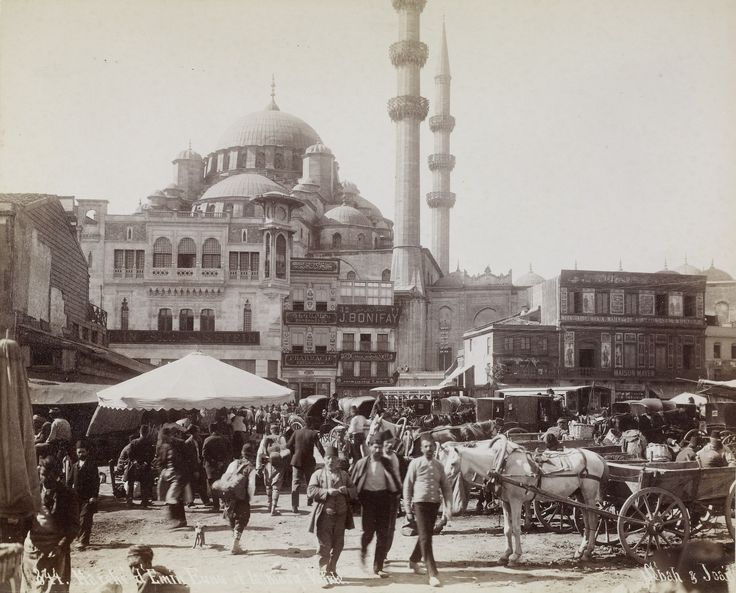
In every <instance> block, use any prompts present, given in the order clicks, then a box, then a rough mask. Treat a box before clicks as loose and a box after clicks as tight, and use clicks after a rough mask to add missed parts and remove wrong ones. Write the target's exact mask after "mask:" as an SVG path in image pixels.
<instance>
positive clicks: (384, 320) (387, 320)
mask: <svg viewBox="0 0 736 593" xmlns="http://www.w3.org/2000/svg"><path fill="white" fill-rule="evenodd" d="M400 314H401V308H400V307H397V306H394V305H338V306H337V325H352V326H362V327H396V326H397V325H398V324H399V315H400Z"/></svg>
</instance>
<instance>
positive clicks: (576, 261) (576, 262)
mask: <svg viewBox="0 0 736 593" xmlns="http://www.w3.org/2000/svg"><path fill="white" fill-rule="evenodd" d="M575 269H576V270H577V269H578V260H575Z"/></svg>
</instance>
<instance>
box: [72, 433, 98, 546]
mask: <svg viewBox="0 0 736 593" xmlns="http://www.w3.org/2000/svg"><path fill="white" fill-rule="evenodd" d="M66 485H67V486H68V487H69V488H70V489H71V490H73V491H74V492H76V494H77V500H78V501H79V522H80V525H81V529H80V531H79V542H77V544H76V545H75V548H76V549H77V550H84V549H85V548H86V547H87V546H88V545H89V536H90V534H91V533H92V520H93V517H94V514H95V513H96V512H97V498H98V497H99V495H100V474H99V472H98V471H97V466H96V465H95V464H94V463H92V461H90V459H89V447H88V446H87V444H86V443H85V442H84V441H79V442H78V443H77V461H76V462H75V463H74V464H73V465H72V467H71V471H70V473H69V480H68V481H67V484H66Z"/></svg>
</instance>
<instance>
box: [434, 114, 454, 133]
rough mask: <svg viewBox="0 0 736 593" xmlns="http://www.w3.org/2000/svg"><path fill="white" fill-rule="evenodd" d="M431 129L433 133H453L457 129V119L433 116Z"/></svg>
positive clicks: (449, 116) (441, 115) (447, 116)
mask: <svg viewBox="0 0 736 593" xmlns="http://www.w3.org/2000/svg"><path fill="white" fill-rule="evenodd" d="M429 129H430V130H431V131H432V132H452V130H454V129H455V118H454V117H452V116H451V115H444V114H440V115H433V116H432V117H430V118H429Z"/></svg>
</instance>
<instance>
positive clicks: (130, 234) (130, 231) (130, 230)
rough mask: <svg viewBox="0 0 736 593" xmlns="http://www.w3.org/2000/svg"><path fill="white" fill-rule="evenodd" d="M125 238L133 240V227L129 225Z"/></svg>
mask: <svg viewBox="0 0 736 593" xmlns="http://www.w3.org/2000/svg"><path fill="white" fill-rule="evenodd" d="M125 240H126V241H132V240H133V227H128V228H127V229H125Z"/></svg>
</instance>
